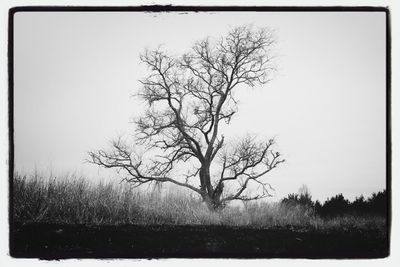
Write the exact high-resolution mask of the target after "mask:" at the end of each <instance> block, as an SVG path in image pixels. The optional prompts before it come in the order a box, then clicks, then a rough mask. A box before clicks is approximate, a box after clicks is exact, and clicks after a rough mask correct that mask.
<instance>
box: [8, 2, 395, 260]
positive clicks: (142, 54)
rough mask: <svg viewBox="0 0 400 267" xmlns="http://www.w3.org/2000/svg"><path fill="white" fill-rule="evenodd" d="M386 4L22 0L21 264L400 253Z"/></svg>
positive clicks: (18, 69) (15, 161) (17, 131)
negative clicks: (54, 0)
mask: <svg viewBox="0 0 400 267" xmlns="http://www.w3.org/2000/svg"><path fill="white" fill-rule="evenodd" d="M389 16H390V12H389V9H388V8H386V7H330V8H322V7H302V8H301V7H297V8H296V7H289V8H288V7H286V8H285V7H260V6H259V7H244V6H243V7H240V6H235V7H228V6H226V7H212V6H209V7H199V6H197V7H194V6H193V7H184V6H147V7H146V6H136V7H134V6H131V7H118V8H117V7H114V8H112V7H97V8H96V7H90V8H88V7H86V8H84V7H81V8H79V7H68V6H65V7H50V6H49V7H46V6H42V7H40V6H37V7H15V8H13V9H11V10H10V12H9V29H8V30H9V40H8V42H9V43H8V45H9V47H8V49H9V50H8V53H9V58H8V60H9V68H10V69H9V73H8V75H9V101H10V102H9V104H10V113H9V119H10V123H9V127H10V141H11V143H10V149H11V150H10V151H11V152H10V156H11V158H10V161H9V164H10V165H9V167H10V172H9V173H10V177H9V185H10V187H9V188H10V194H9V205H10V208H9V213H10V218H9V245H10V247H9V254H10V256H11V257H14V258H36V259H42V260H59V259H83V258H93V259H165V258H195V259H196V258H197V259H198V258H233V259H243V258H244V259H270V258H295V259H381V258H385V257H388V256H389V254H390V206H391V201H390V193H391V185H390V183H391V161H390V159H391V154H390V153H391V148H390V145H391V140H390V139H391V135H390V105H389V103H390V67H391V66H390V30H389V26H390V24H389Z"/></svg>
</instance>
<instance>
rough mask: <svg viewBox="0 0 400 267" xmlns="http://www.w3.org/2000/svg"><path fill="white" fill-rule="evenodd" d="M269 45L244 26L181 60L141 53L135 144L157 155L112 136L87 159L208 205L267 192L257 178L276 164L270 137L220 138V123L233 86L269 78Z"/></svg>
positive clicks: (226, 116)
mask: <svg viewBox="0 0 400 267" xmlns="http://www.w3.org/2000/svg"><path fill="white" fill-rule="evenodd" d="M274 42H275V39H274V37H273V34H272V32H271V31H270V30H268V29H266V28H261V29H258V30H254V29H253V28H252V27H248V26H244V27H238V28H235V29H233V30H232V31H230V32H229V33H228V34H227V35H226V36H225V37H223V38H221V39H220V40H218V41H216V42H211V40H210V39H208V38H207V39H204V40H202V41H199V42H197V43H195V45H194V46H193V47H192V50H191V52H189V53H186V54H184V55H183V56H181V57H171V56H169V55H167V54H166V53H165V52H164V51H162V50H161V49H158V50H154V51H148V50H147V51H145V52H144V53H143V54H142V55H141V56H140V60H141V61H142V62H143V63H144V64H145V65H146V66H147V67H148V70H149V72H150V73H149V75H148V76H147V77H146V78H144V79H143V80H141V81H140V82H141V84H142V86H143V87H142V90H141V91H140V92H139V93H138V96H139V97H141V99H143V100H144V101H145V102H146V103H147V109H146V110H145V113H144V115H143V116H141V117H140V118H138V119H137V120H136V121H135V123H136V131H137V132H136V143H137V145H145V146H146V148H147V149H149V150H150V149H152V150H153V151H155V154H157V156H156V157H153V158H152V159H148V158H146V157H145V156H144V155H140V154H138V153H136V152H135V149H134V148H133V147H132V146H130V145H128V144H126V143H124V142H122V141H121V139H119V140H117V141H115V142H113V143H112V148H111V150H109V151H105V150H98V151H94V152H90V153H89V156H90V162H92V163H94V164H97V165H100V166H102V167H106V168H116V169H118V170H119V171H122V172H123V173H124V174H125V175H126V177H125V180H126V181H128V182H130V183H133V184H135V185H143V184H147V183H152V182H157V183H164V182H168V183H172V184H175V185H178V186H182V187H185V188H188V189H190V190H192V191H194V192H196V193H198V194H200V195H201V197H202V199H203V200H204V201H205V202H206V203H207V204H208V206H209V207H210V208H213V209H217V208H221V207H223V206H224V205H225V203H226V202H228V201H231V200H244V201H247V200H254V199H260V198H264V197H267V196H270V193H269V190H270V189H271V186H270V184H269V183H266V182H265V181H263V180H262V178H263V176H264V175H265V174H267V173H268V172H270V171H271V170H272V169H274V168H275V167H277V166H278V165H279V164H280V163H282V162H283V161H284V160H283V159H282V158H281V155H280V154H279V153H278V152H275V151H273V150H272V147H273V145H274V143H275V142H274V140H273V139H270V140H266V141H258V140H257V139H256V138H255V137H252V136H245V137H244V138H243V139H241V140H238V141H236V142H234V141H230V142H228V141H227V140H225V136H224V135H223V134H221V133H220V131H221V129H220V128H221V125H222V124H224V123H225V124H229V123H230V122H231V120H232V118H233V117H234V116H235V114H236V113H237V111H238V108H237V101H238V99H237V98H236V97H235V91H236V90H237V89H239V88H241V87H243V85H247V86H249V87H254V86H258V85H263V84H265V83H267V82H268V81H269V80H270V75H271V73H272V71H273V69H274V68H273V65H272V61H271V59H272V56H271V51H270V49H271V47H272V46H273V44H274ZM181 170H185V172H182V171H181ZM251 184H253V186H251ZM226 185H229V186H226ZM249 187H252V188H253V189H254V190H249Z"/></svg>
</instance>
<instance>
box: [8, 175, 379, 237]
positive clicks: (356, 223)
mask: <svg viewBox="0 0 400 267" xmlns="http://www.w3.org/2000/svg"><path fill="white" fill-rule="evenodd" d="M385 194H386V193H385V192H380V193H377V194H373V195H372V196H371V197H370V198H368V200H367V201H361V200H360V198H357V199H356V200H355V201H354V202H352V203H349V204H348V205H349V207H356V206H357V205H366V207H367V208H365V209H367V210H368V209H372V210H373V209H375V207H378V206H379V205H378V203H381V204H382V203H384V202H383V201H382V199H383V196H384V195H385ZM332 199H333V200H332ZM337 199H341V198H337V197H334V198H331V199H330V200H327V201H326V202H325V203H324V205H322V209H321V211H324V212H327V211H329V210H330V208H329V207H332V205H333V204H332V203H336V202H335V201H338V200H337ZM315 203H316V202H312V201H311V195H310V193H309V192H308V191H306V192H303V193H299V194H291V195H289V196H288V197H287V198H285V199H283V200H282V201H281V202H279V203H267V202H244V204H243V205H230V206H227V207H226V208H225V209H223V210H221V211H218V212H213V211H210V210H209V209H208V207H207V206H206V205H205V204H204V203H203V201H202V199H201V198H199V197H198V196H197V195H195V194H194V195H187V194H186V193H185V194H183V193H182V192H179V191H177V190H175V189H174V190H173V191H168V192H165V193H162V194H161V193H159V192H149V191H148V192H147V193H145V192H143V191H141V190H139V189H137V188H134V187H132V186H131V185H130V184H129V183H120V184H116V183H112V182H110V183H102V182H101V183H98V184H93V183H90V182H88V181H87V180H85V179H84V178H82V177H76V176H74V175H70V176H64V177H62V178H59V177H52V176H50V177H47V178H44V177H40V176H38V175H33V176H30V177H28V176H25V175H19V174H15V176H14V181H13V216H14V220H15V221H16V222H19V223H32V222H41V223H59V224H85V225H120V224H138V225H141V224H153V225H154V224H168V225H200V224H201V225H225V226H233V227H239V226H240V227H253V228H289V229H297V230H307V229H314V230H323V231H329V230H333V229H337V230H340V229H378V230H380V231H382V232H383V231H385V229H386V218H385V217H384V216H382V215H383V214H382V213H377V212H372V210H371V212H369V213H365V214H354V213H347V214H343V213H341V214H340V215H339V214H336V215H335V214H331V215H332V216H331V217H329V218H325V217H324V216H320V215H319V213H320V212H321V211H317V212H316V208H315V207H316V204H315ZM346 203H347V202H346ZM360 203H364V204H360ZM324 207H325V208H324Z"/></svg>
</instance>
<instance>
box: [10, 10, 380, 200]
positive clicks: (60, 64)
mask: <svg viewBox="0 0 400 267" xmlns="http://www.w3.org/2000/svg"><path fill="white" fill-rule="evenodd" d="M14 19H15V25H14V130H15V132H14V144H15V167H16V170H17V171H19V172H22V173H32V172H33V171H34V170H35V169H38V170H41V171H49V170H51V171H52V172H54V173H59V174H62V173H67V172H77V173H79V174H82V175H84V176H86V177H88V178H89V179H91V180H94V181H96V180H99V179H104V178H107V177H111V176H112V177H115V175H112V174H110V173H109V172H107V171H105V170H103V169H100V168H98V167H97V166H93V165H90V164H88V163H85V159H86V158H87V152H88V151H90V150H93V149H98V148H106V147H107V144H108V142H109V140H111V139H113V138H114V137H116V136H118V135H124V134H125V135H127V134H131V133H133V131H134V125H133V124H132V123H129V122H130V121H131V119H132V117H134V116H135V115H138V114H140V112H141V111H142V110H143V108H144V106H143V104H141V103H140V102H139V101H138V99H136V98H135V97H132V95H133V94H134V93H135V92H137V90H139V89H140V84H139V82H138V80H139V79H141V78H143V77H145V76H146V73H147V72H146V68H145V66H144V65H143V64H140V63H139V55H140V53H142V52H143V51H144V49H145V48H150V49H152V48H157V47H158V46H159V45H160V44H163V47H164V48H165V49H166V50H168V51H170V52H171V53H172V54H176V55H180V54H182V53H184V52H187V51H189V49H190V47H191V45H192V44H193V43H194V42H195V41H197V40H200V39H203V38H204V37H206V36H211V37H219V36H221V35H224V34H226V33H227V32H228V31H229V29H231V28H233V27H236V26H240V25H243V24H253V25H254V26H255V27H259V26H260V27H270V28H272V29H274V30H275V32H276V38H277V44H276V46H275V48H274V51H275V53H276V65H277V67H278V70H277V73H276V75H275V77H274V79H273V80H272V81H271V82H269V83H267V84H266V85H263V86H258V87H256V88H240V89H241V90H240V91H238V92H237V96H238V99H239V100H240V103H239V112H238V115H237V117H235V118H234V119H233V120H232V122H231V125H230V126H229V127H227V128H226V129H225V133H224V134H225V136H226V137H228V136H230V137H232V138H234V137H237V136H242V135H243V134H246V133H248V132H249V133H252V134H257V135H259V136H265V137H267V138H268V137H275V139H276V141H277V148H278V149H279V151H280V152H281V154H282V155H283V156H284V158H285V159H286V162H285V163H284V164H282V165H281V166H279V168H277V169H275V170H274V171H273V172H271V174H269V175H268V176H266V177H265V181H268V182H270V183H271V184H272V186H273V187H274V188H275V195H276V196H275V197H273V198H272V199H273V200H279V199H280V198H282V197H284V196H286V195H287V194H289V193H293V192H296V191H297V190H298V189H299V188H300V187H301V186H302V185H303V184H305V185H307V186H308V188H309V189H310V191H311V193H312V195H313V198H314V199H320V200H325V199H326V198H327V197H330V196H333V195H335V194H337V193H343V194H344V196H345V197H347V198H349V199H353V198H354V197H355V196H359V195H361V194H363V195H364V196H368V195H370V194H371V193H372V192H376V191H378V190H382V189H384V188H385V181H386V167H385V162H386V158H385V155H386V139H385V137H386V133H385V132H386V124H385V101H386V62H385V55H386V51H385V47H386V36H385V30H386V29H385V14H384V13H383V12H359V13H356V12H343V13H341V12H323V13H319V12H312V13H310V12H248V13H246V12H239V13H232V12H224V13H218V12H213V13H212V12H207V13H187V14H178V13H128V12H126V13H118V12H114V13H103V12H102V13H95V12H90V13H84V12H80V13H72V12H69V13H63V12H54V13H52V12H45V13H43V12H31V13H29V12H20V13H17V14H16V15H15V18H14ZM114 179H118V178H114Z"/></svg>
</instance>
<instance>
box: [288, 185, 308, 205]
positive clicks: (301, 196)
mask: <svg viewBox="0 0 400 267" xmlns="http://www.w3.org/2000/svg"><path fill="white" fill-rule="evenodd" d="M311 198H312V197H311V193H310V190H309V189H308V187H307V186H306V185H303V186H302V187H300V189H299V191H298V193H297V194H289V195H288V196H287V197H285V198H283V199H282V200H281V203H282V204H284V205H289V206H296V205H298V206H303V207H313V206H314V202H313V201H312V199H311Z"/></svg>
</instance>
